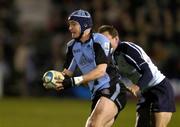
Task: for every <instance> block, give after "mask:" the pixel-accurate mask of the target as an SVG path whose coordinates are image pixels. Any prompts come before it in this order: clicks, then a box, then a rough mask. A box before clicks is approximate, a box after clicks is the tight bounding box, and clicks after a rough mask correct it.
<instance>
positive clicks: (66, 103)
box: [0, 98, 180, 127]
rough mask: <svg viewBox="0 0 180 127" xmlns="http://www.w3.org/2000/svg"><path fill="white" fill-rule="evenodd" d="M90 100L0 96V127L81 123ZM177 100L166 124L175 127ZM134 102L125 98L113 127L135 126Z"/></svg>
mask: <svg viewBox="0 0 180 127" xmlns="http://www.w3.org/2000/svg"><path fill="white" fill-rule="evenodd" d="M90 105H91V102H90V101H86V100H72V99H60V98H57V99H54V98H23V99H22V98H4V99H1V100H0V127H84V125H85V122H86V119H87V117H88V115H89V112H90ZM179 109H180V103H177V112H176V113H174V115H173V117H172V120H171V123H170V124H169V126H168V127H178V126H179V121H178V120H180V112H179ZM134 123H135V102H133V101H128V103H127V105H126V107H125V109H124V110H123V111H122V112H121V113H120V115H119V117H118V118H117V120H116V122H115V124H114V126H113V127H134Z"/></svg>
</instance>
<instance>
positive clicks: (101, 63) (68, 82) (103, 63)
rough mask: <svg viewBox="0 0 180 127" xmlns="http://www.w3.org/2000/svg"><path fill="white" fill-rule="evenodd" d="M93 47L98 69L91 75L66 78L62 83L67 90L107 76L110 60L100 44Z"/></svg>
mask: <svg viewBox="0 0 180 127" xmlns="http://www.w3.org/2000/svg"><path fill="white" fill-rule="evenodd" d="M93 46H94V47H93V48H94V52H95V62H96V65H97V66H96V68H95V69H93V70H92V71H90V72H89V73H87V74H84V75H81V76H78V77H66V78H65V79H64V80H63V82H62V85H63V86H64V87H65V88H68V87H72V86H78V85H80V84H82V83H83V84H86V83H87V82H89V81H92V80H95V79H98V78H100V77H102V76H104V75H105V73H106V68H107V63H108V58H107V56H106V54H105V52H104V50H103V48H102V47H101V45H100V44H99V43H94V45H93Z"/></svg>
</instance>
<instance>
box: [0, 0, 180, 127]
mask: <svg viewBox="0 0 180 127" xmlns="http://www.w3.org/2000/svg"><path fill="white" fill-rule="evenodd" d="M179 5H180V1H179V0H0V97H1V98H2V102H6V100H8V99H7V98H9V97H17V100H18V99H19V98H22V97H23V98H26V97H27V98H29V97H32V98H39V97H43V98H44V97H45V98H46V97H52V98H58V101H61V99H62V98H64V97H68V98H78V99H87V100H89V97H90V93H89V91H88V88H86V87H78V88H73V89H69V90H66V91H63V92H61V93H58V92H56V91H53V90H45V89H44V88H43V86H42V81H41V78H42V75H43V73H44V72H45V71H47V70H49V69H56V70H59V71H61V70H62V65H63V62H64V56H65V51H66V48H65V46H66V43H67V42H68V41H69V40H70V39H71V35H70V34H69V33H68V27H67V18H68V15H69V14H70V13H71V12H72V11H74V10H75V9H85V10H88V11H89V12H90V13H91V15H92V18H93V22H94V28H93V29H94V31H96V30H97V28H98V27H99V26H100V25H103V24H110V25H113V26H115V27H116V28H117V29H118V30H119V34H120V38H121V40H122V41H123V40H125V41H132V42H134V43H136V44H138V45H140V46H141V47H142V48H143V49H144V50H145V51H146V52H147V54H148V55H149V56H150V57H151V58H152V60H153V62H154V63H155V64H156V65H157V66H158V67H159V69H160V70H161V71H162V72H163V73H164V74H165V75H166V76H167V77H168V78H169V79H170V80H171V82H172V84H173V88H174V91H175V95H176V98H177V102H178V97H179V96H180V44H179V40H180V7H179ZM2 102H1V101H0V107H1V103H2ZM10 102H11V101H10ZM12 102H16V101H12ZM35 102H36V101H35ZM42 102H44V104H46V101H42ZM48 102H49V101H48ZM8 103H9V101H8ZM17 103H18V101H17ZM56 103H58V102H56ZM13 104H14V103H12V105H13ZM15 104H16V103H15ZM82 106H83V104H82ZM134 106H135V104H134ZM5 107H6V105H5ZM57 110H58V109H57ZM65 110H67V109H65ZM86 110H87V112H88V111H89V109H86ZM4 111H6V110H4ZM25 111H26V110H25ZM67 111H68V110H67ZM133 111H135V109H134V110H133ZM42 112H43V111H42ZM0 116H2V114H1V112H0ZM7 116H9V115H7ZM87 116H88V113H87V114H86V116H85V117H84V118H85V119H86V118H87ZM133 119H135V116H134V117H133ZM1 122H2V121H1V117H0V126H1ZM56 122H57V121H56ZM32 123H33V122H32ZM57 124H58V122H57ZM46 125H47V124H46ZM82 125H84V124H82ZM33 126H35V125H33ZM39 126H41V125H39ZM47 126H48V125H47ZM54 126H56V125H54ZM63 126H64V127H66V126H67V127H68V125H63ZM63 126H62V127H63ZM4 127H9V126H6V122H5V124H4ZM174 127H175V126H174Z"/></svg>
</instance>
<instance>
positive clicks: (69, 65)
mask: <svg viewBox="0 0 180 127" xmlns="http://www.w3.org/2000/svg"><path fill="white" fill-rule="evenodd" d="M76 66H77V64H76V61H75V59H74V56H73V53H72V44H71V45H70V44H69V43H68V45H67V50H66V58H65V62H64V68H66V69H67V70H69V71H71V72H74V71H75V69H76Z"/></svg>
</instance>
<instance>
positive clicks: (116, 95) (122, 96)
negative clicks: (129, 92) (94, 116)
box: [91, 80, 127, 113]
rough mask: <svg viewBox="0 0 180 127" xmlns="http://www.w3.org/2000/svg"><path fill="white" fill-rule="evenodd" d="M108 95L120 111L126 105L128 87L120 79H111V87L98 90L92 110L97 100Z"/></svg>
mask: <svg viewBox="0 0 180 127" xmlns="http://www.w3.org/2000/svg"><path fill="white" fill-rule="evenodd" d="M102 96H103V97H107V98H109V99H110V100H112V101H113V102H114V103H115V104H116V106H117V107H118V113H119V112H120V111H121V110H122V109H123V108H124V106H125V105H126V101H127V99H126V88H125V86H124V85H123V84H122V83H120V82H118V81H115V80H114V81H111V82H110V87H109V88H106V89H102V90H100V91H97V92H96V94H95V97H94V99H93V100H92V107H91V110H93V109H94V107H95V106H96V103H97V101H98V100H99V98H100V97H102Z"/></svg>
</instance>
